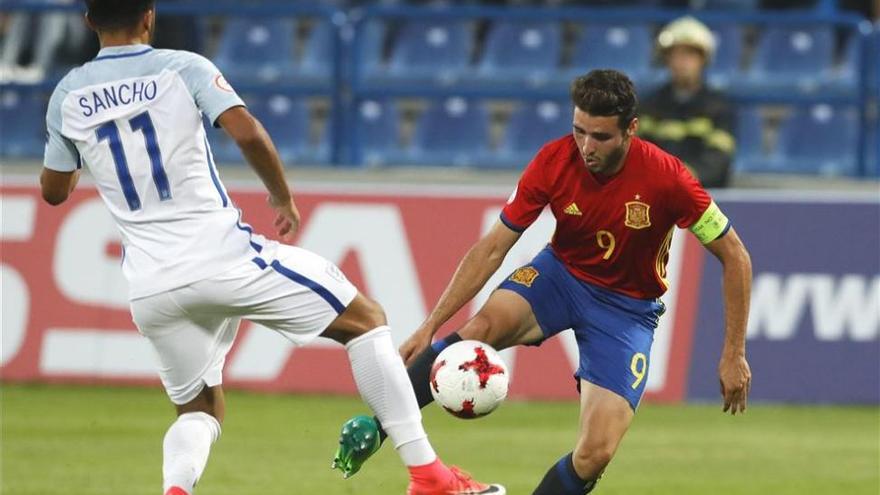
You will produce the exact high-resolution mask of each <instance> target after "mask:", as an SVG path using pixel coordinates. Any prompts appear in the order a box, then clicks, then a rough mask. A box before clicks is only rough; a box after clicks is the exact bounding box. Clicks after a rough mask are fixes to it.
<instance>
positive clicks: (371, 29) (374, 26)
mask: <svg viewBox="0 0 880 495" xmlns="http://www.w3.org/2000/svg"><path fill="white" fill-rule="evenodd" d="M386 31H387V29H386V27H385V24H384V23H383V22H380V21H375V20H372V21H367V22H366V23H365V24H364V25H363V26H362V27H361V29H360V31H359V34H360V38H359V39H358V42H357V43H356V44H355V46H354V47H353V50H354V56H353V60H354V61H355V62H356V63H357V66H358V71H357V74H356V76H357V79H358V82H362V81H363V80H370V81H376V80H378V79H387V76H388V74H387V67H386V66H385V63H384V61H383V57H382V51H383V46H384V44H385V32H386Z"/></svg>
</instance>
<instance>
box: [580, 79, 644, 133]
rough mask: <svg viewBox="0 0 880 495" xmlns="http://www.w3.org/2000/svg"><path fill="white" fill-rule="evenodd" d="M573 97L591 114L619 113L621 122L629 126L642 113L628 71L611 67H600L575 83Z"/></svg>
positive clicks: (581, 107) (617, 114)
mask: <svg viewBox="0 0 880 495" xmlns="http://www.w3.org/2000/svg"><path fill="white" fill-rule="evenodd" d="M571 101H572V103H574V104H575V106H576V107H578V108H580V109H581V110H582V111H584V112H587V113H589V114H590V115H596V116H600V117H613V116H615V115H616V116H617V126H618V127H620V129H621V130H626V129H627V127H628V126H629V124H630V122H632V119H634V118H635V117H636V116H637V115H638V107H639V99H638V97H637V96H636V90H635V87H634V86H633V83H632V81H631V80H630V79H629V77H627V76H626V74H624V73H622V72H618V71H616V70H611V69H597V70H593V71H590V72H589V73H587V74H585V75H583V76H580V77H578V78H577V79H575V80H574V81H573V82H572V83H571Z"/></svg>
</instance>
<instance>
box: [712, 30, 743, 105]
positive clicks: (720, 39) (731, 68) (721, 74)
mask: <svg viewBox="0 0 880 495" xmlns="http://www.w3.org/2000/svg"><path fill="white" fill-rule="evenodd" d="M710 29H711V30H712V34H713V35H715V44H716V48H715V56H714V57H713V58H712V62H711V63H710V64H709V67H708V69H707V72H706V76H707V78H708V81H709V84H710V85H712V86H713V87H715V88H720V89H724V88H727V87H728V86H729V85H730V83H731V81H732V80H735V79H737V78H740V77H741V74H740V61H741V60H742V54H743V34H742V28H741V26H740V25H738V24H734V23H729V24H719V25H712V26H710Z"/></svg>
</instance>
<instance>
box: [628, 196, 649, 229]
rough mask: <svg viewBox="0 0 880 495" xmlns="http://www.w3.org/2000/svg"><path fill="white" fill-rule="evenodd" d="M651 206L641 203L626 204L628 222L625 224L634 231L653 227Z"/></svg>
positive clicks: (630, 202) (631, 202)
mask: <svg viewBox="0 0 880 495" xmlns="http://www.w3.org/2000/svg"><path fill="white" fill-rule="evenodd" d="M650 210H651V205H649V204H647V203H642V202H641V201H629V202H628V203H626V220H625V221H624V222H623V223H624V225H626V226H627V227H629V228H632V229H644V228H647V227H650V226H651V215H650V214H649V211H650Z"/></svg>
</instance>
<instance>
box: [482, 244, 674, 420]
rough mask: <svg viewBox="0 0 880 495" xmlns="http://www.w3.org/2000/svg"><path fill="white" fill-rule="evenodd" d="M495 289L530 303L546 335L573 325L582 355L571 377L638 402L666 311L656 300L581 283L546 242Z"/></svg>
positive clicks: (635, 406)
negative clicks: (652, 348) (529, 259)
mask: <svg viewBox="0 0 880 495" xmlns="http://www.w3.org/2000/svg"><path fill="white" fill-rule="evenodd" d="M498 288H499V289H507V290H512V291H514V292H516V293H517V294H519V295H521V296H522V297H524V298H525V299H526V300H527V301H528V302H529V304H530V305H531V306H532V312H533V313H534V314H535V318H536V319H537V321H538V324H539V325H540V326H541V330H542V331H543V332H544V340H546V339H549V338H550V337H552V336H554V335H556V334H557V333H559V332H561V331H563V330H566V329H569V328H571V329H572V330H574V334H575V338H576V340H577V344H578V351H579V354H580V363H579V366H578V370H577V372H576V373H575V375H574V376H575V378H577V379H584V380H586V381H588V382H590V383H594V384H596V385H598V386H600V387H603V388H606V389H608V390H611V391H612V392H615V393H616V394H618V395H620V396H622V397H623V398H625V399H626V400H627V402H629V404H630V406H631V407H632V408H633V410H635V409H636V408H637V407H638V405H639V401H640V400H641V398H642V394H643V393H644V391H645V384H646V383H647V381H648V368H649V364H650V355H651V344H652V343H653V341H654V329H656V328H657V324H658V322H659V319H660V315H662V314H663V312H664V311H665V307H664V306H663V303H662V302H661V301H660V300H659V299H636V298H633V297H629V296H625V295H623V294H618V293H616V292H612V291H610V290H608V289H604V288H602V287H598V286H596V285H593V284H590V283H587V282H584V281H582V280H580V279H578V278H576V277H575V276H574V275H572V274H571V273H570V272H569V271H568V270H567V269H566V268H565V265H564V264H563V263H562V262H561V261H560V260H559V258H557V257H556V255H555V254H554V253H553V251H552V250H551V248H550V246H547V247H546V248H544V249H543V250H541V252H540V253H538V255H537V256H535V258H534V259H533V260H532V262H531V263H529V264H528V265H525V266H523V267H520V268H519V269H517V270H516V271H514V272H513V274H511V275H510V276H509V277H508V278H507V279H506V280H505V281H504V282H502V283H501V284H500V285H499V286H498ZM542 342H543V341H542ZM536 345H540V343H538V344H536ZM578 383H580V382H579V381H578Z"/></svg>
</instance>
